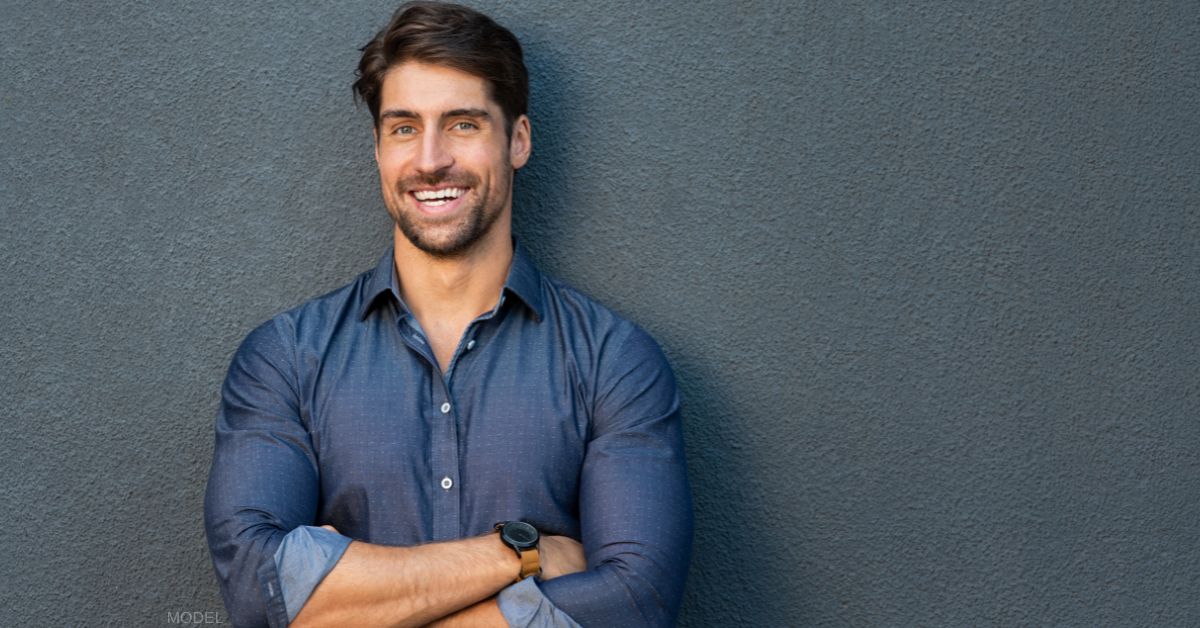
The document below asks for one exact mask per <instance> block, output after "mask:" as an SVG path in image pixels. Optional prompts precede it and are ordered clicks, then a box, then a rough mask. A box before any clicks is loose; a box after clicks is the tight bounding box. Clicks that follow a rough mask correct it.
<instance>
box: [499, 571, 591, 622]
mask: <svg viewBox="0 0 1200 628" xmlns="http://www.w3.org/2000/svg"><path fill="white" fill-rule="evenodd" d="M496 603H497V604H499V605H500V614H501V615H504V619H505V620H507V621H508V625H509V626H512V628H580V626H579V624H577V623H575V620H573V619H571V617H570V616H569V615H567V614H566V613H564V612H562V611H560V610H559V609H558V607H557V606H555V605H554V604H552V603H551V602H550V600H549V599H548V598H547V597H546V596H545V595H543V594H542V590H541V589H539V588H538V586H537V582H535V581H534V579H533V578H525V579H524V580H522V581H520V582H518V583H516V584H514V585H512V586H510V587H508V588H506V589H504V590H503V591H501V592H500V595H498V596H496Z"/></svg>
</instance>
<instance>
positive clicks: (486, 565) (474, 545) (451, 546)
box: [292, 526, 584, 628]
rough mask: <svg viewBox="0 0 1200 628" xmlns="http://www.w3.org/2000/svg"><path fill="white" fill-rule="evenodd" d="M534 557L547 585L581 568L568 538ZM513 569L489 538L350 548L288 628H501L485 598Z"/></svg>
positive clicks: (516, 567) (547, 542)
mask: <svg viewBox="0 0 1200 628" xmlns="http://www.w3.org/2000/svg"><path fill="white" fill-rule="evenodd" d="M324 527H326V528H328V529H330V530H332V529H333V528H332V527H331V526H324ZM541 550H542V552H541V554H542V567H543V569H542V573H543V577H544V578H545V579H547V580H549V579H551V578H555V577H558V576H561V575H564V574H566V573H574V572H577V571H581V570H583V568H584V558H583V549H582V547H581V546H580V544H579V543H578V542H576V541H574V540H572V539H569V538H566V537H559V536H550V537H546V538H545V539H543V542H542V544H541ZM520 570H521V563H520V561H519V560H518V559H517V555H516V553H515V552H513V550H512V549H510V548H509V547H508V546H506V545H504V544H503V543H502V542H501V541H500V538H499V535H496V534H487V535H484V536H480V537H475V538H471V539H463V540H459V541H451V542H446V543H432V544H429V545H420V546H416V547H387V546H382V545H372V544H370V543H362V542H354V543H351V544H350V547H348V548H347V549H346V552H345V553H344V554H343V555H342V557H341V559H340V560H339V561H338V564H337V566H336V567H334V569H333V570H332V571H331V572H330V573H329V575H327V576H326V577H325V579H324V580H322V581H321V584H320V585H319V586H318V587H317V588H316V590H314V591H313V595H312V596H311V597H310V598H309V599H308V603H307V604H305V606H304V608H303V610H301V611H300V614H299V615H298V616H297V617H296V620H295V621H294V622H293V623H292V625H293V626H297V627H301V628H306V627H311V626H372V625H380V626H383V625H386V626H421V625H426V624H428V625H430V626H438V627H439V628H453V627H456V626H457V627H466V626H499V627H505V626H508V623H507V622H506V621H505V619H504V616H503V615H502V614H501V613H500V608H499V606H498V605H497V604H496V599H495V597H492V596H493V595H494V594H495V593H497V592H498V591H500V590H501V589H502V588H504V587H506V586H508V585H510V584H512V582H513V579H514V577H515V576H516V574H517V573H519V572H520ZM485 598H486V599H485ZM439 618H440V619H439ZM434 620H438V621H434ZM429 622H433V623H429Z"/></svg>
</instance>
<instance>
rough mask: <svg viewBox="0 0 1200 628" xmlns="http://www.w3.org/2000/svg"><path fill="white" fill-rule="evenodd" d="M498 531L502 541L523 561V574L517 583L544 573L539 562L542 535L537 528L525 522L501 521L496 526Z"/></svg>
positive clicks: (518, 577)
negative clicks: (539, 541)
mask: <svg viewBox="0 0 1200 628" xmlns="http://www.w3.org/2000/svg"><path fill="white" fill-rule="evenodd" d="M496 531H497V532H499V533H500V540H501V541H504V544H505V545H507V546H509V547H511V548H513V551H514V552H516V553H517V558H520V559H521V574H520V575H519V576H517V582H520V581H522V580H524V579H525V578H528V577H529V576H536V575H538V574H540V573H542V566H541V563H539V562H538V539H539V538H541V535H539V534H538V531H537V528H535V527H533V526H531V525H529V524H528V523H525V522H524V521H501V522H500V523H497V524H496Z"/></svg>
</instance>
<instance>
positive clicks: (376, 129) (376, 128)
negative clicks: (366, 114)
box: [371, 124, 379, 163]
mask: <svg viewBox="0 0 1200 628" xmlns="http://www.w3.org/2000/svg"><path fill="white" fill-rule="evenodd" d="M371 136H372V137H374V138H375V163H379V125H378V124H376V125H375V126H374V128H372V129H371Z"/></svg>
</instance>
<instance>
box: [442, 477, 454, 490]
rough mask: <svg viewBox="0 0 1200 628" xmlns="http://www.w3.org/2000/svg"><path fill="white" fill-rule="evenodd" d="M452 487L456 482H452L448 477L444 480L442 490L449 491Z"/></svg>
mask: <svg viewBox="0 0 1200 628" xmlns="http://www.w3.org/2000/svg"><path fill="white" fill-rule="evenodd" d="M452 486H454V480H451V479H450V478H448V477H445V478H442V488H444V489H446V490H447V491H448V490H450V487H452Z"/></svg>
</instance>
